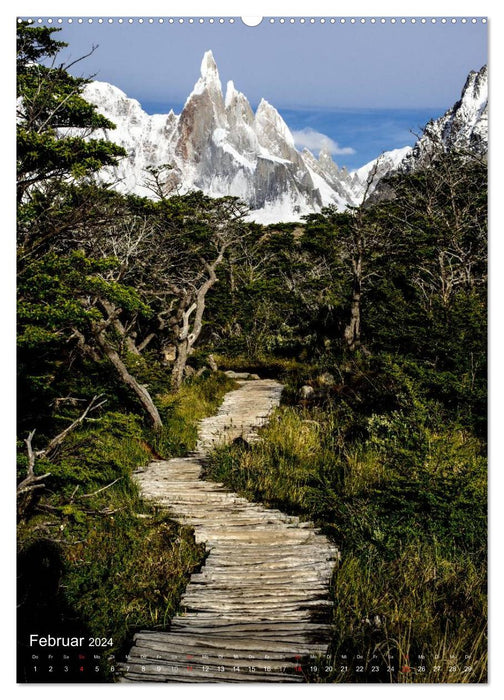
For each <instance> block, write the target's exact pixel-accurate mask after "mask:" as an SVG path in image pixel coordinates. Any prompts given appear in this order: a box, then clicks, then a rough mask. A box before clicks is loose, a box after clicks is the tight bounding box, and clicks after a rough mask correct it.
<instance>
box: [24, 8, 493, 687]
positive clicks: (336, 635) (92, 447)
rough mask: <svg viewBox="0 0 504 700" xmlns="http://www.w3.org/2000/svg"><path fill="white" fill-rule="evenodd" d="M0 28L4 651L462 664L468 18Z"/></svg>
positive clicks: (480, 485) (467, 504) (178, 674)
mask: <svg viewBox="0 0 504 700" xmlns="http://www.w3.org/2000/svg"><path fill="white" fill-rule="evenodd" d="M16 29H17V62H16V67H17V254H18V257H17V279H18V292H17V301H18V312H17V321H18V338H17V340H18V355H17V387H18V432H17V455H18V458H17V494H16V496H17V553H18V559H17V596H18V600H17V603H18V607H17V610H18V618H17V660H18V665H17V680H18V683H118V682H121V683H129V684H134V683H147V682H148V683H151V684H152V683H201V682H203V683H205V682H208V683H216V682H217V683H229V682H239V683H309V684H316V683H318V684H342V683H352V684H355V683H362V684H366V683H374V684H398V683H403V684H418V683H428V684H433V683H439V684H458V683H472V684H481V683H486V682H487V673H488V670H487V656H488V653H487V459H486V455H487V320H486V319H487V154H488V69H487V22H486V20H485V19H484V18H459V17H446V18H443V17H440V18H431V17H429V18H422V17H409V18H398V19H394V18H380V17H376V18H371V17H368V18H350V17H349V18H330V17H327V18H321V17H318V18H313V17H304V18H301V17H292V18H291V17H286V18H280V17H274V18H268V17H265V18H263V19H262V21H261V22H260V23H259V24H257V26H247V24H246V23H245V22H244V21H243V20H241V19H240V18H210V17H202V18H199V17H198V18H196V17H195V18H184V17H180V18H179V17H177V18H170V17H166V18H158V17H155V18H154V17H152V18H140V17H122V18H121V17H113V18H112V17H111V18H109V17H106V18H105V17H104V18H99V17H67V18H49V17H48V18H36V17H32V18H29V17H23V18H20V19H18V21H17V27H16Z"/></svg>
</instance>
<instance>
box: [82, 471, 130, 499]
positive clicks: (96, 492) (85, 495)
mask: <svg viewBox="0 0 504 700" xmlns="http://www.w3.org/2000/svg"><path fill="white" fill-rule="evenodd" d="M121 479H122V476H120V477H119V478H118V479H115V481H112V483H110V484H107V485H106V486H103V487H102V488H101V489H98V491H93V493H83V494H82V495H81V496H78V498H91V497H92V496H96V494H98V493H101V492H102V491H106V490H107V489H109V488H110V487H111V486H113V485H114V484H117V482H118V481H121Z"/></svg>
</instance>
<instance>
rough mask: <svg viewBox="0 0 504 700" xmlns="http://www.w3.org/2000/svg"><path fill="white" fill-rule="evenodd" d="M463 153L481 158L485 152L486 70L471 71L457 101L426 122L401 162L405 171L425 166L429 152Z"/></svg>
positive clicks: (486, 130)
mask: <svg viewBox="0 0 504 700" xmlns="http://www.w3.org/2000/svg"><path fill="white" fill-rule="evenodd" d="M438 149H441V150H443V151H446V152H447V151H453V150H457V151H461V152H464V151H467V152H470V153H473V154H477V155H481V156H484V155H485V154H486V153H487V151H488V70H487V66H483V68H481V69H480V70H479V71H477V72H476V71H471V72H470V73H469V75H468V77H467V80H466V83H465V85H464V88H463V90H462V94H461V96H460V99H459V100H458V102H456V103H455V104H454V105H453V107H451V108H450V109H449V110H448V111H447V112H445V114H444V115H443V116H442V117H440V118H439V119H434V120H432V121H430V122H429V123H428V124H427V125H426V127H425V129H424V133H423V134H422V136H421V137H420V138H419V139H418V141H417V142H416V144H415V145H414V147H413V149H412V151H411V153H410V154H409V155H408V156H407V157H406V158H405V159H404V161H403V162H402V164H401V169H402V170H403V171H405V172H409V171H411V170H416V169H418V168H421V167H424V166H426V165H428V164H429V160H430V157H431V155H432V153H433V152H434V151H436V150H438Z"/></svg>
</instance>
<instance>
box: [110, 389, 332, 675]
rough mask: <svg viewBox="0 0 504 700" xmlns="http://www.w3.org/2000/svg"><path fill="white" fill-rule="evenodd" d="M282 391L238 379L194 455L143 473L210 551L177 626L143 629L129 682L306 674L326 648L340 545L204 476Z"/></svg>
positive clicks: (152, 492)
mask: <svg viewBox="0 0 504 700" xmlns="http://www.w3.org/2000/svg"><path fill="white" fill-rule="evenodd" d="M281 392H282V386H281V384H279V383H278V382H276V381H273V380H255V381H243V382H240V388H239V389H237V390H235V391H232V392H229V393H228V394H226V396H225V397H224V402H223V404H222V406H221V408H220V410H219V412H218V414H217V415H216V416H212V417H211V418H206V419H204V420H203V421H202V422H201V424H200V428H199V441H198V445H197V448H196V451H195V453H194V454H192V455H191V456H190V457H186V458H183V459H180V458H176V459H171V460H168V461H162V462H152V463H151V464H150V465H149V466H148V467H147V468H146V469H145V470H144V471H143V472H141V473H140V474H139V475H138V481H139V483H140V486H141V491H142V495H143V496H144V497H146V498H148V499H151V500H153V501H155V502H156V503H158V504H159V505H160V506H162V507H166V508H167V509H168V510H169V511H170V512H171V513H172V514H173V515H174V517H175V518H176V519H177V520H178V521H179V522H183V523H186V524H188V525H190V526H191V527H193V528H194V532H195V538H196V541H197V542H204V543H205V544H206V548H207V550H209V552H210V553H209V555H208V557H207V559H206V562H205V564H204V566H203V568H202V570H201V573H198V574H193V576H192V577H191V580H190V582H189V584H188V586H187V589H186V591H185V594H184V596H183V598H182V601H181V609H182V610H184V611H185V612H184V614H182V615H180V616H177V617H175V618H174V619H173V621H172V623H171V626H170V630H169V631H167V632H154V631H141V632H139V633H137V634H136V635H135V638H134V645H133V647H132V648H131V651H130V653H129V655H128V659H127V662H126V663H125V664H124V665H123V667H122V672H123V680H125V681H157V682H165V681H178V682H212V681H213V682H233V681H235V682H239V681H256V682H258V681H259V682H263V683H264V682H303V681H304V680H306V668H307V666H309V664H310V658H311V660H312V663H315V661H314V660H315V659H316V656H317V655H318V654H324V653H325V652H326V649H327V636H328V624H327V621H328V617H329V613H330V603H329V601H328V600H327V595H328V587H329V583H330V578H331V573H332V569H333V567H334V562H335V560H336V559H337V557H338V550H337V549H336V547H335V546H334V545H332V544H331V543H330V542H329V541H328V540H327V539H326V537H325V536H323V535H321V534H319V533H318V532H317V531H316V530H315V528H314V527H313V525H312V524H311V523H305V522H301V521H300V520H299V519H298V518H297V517H293V516H289V515H285V514H284V513H282V512H280V511H279V510H275V509H271V508H265V507H264V506H262V505H260V504H256V503H251V502H250V501H248V500H246V499H245V498H241V497H239V496H237V495H236V494H235V493H232V492H230V491H229V490H228V489H226V488H225V487H223V486H222V485H221V484H218V483H215V482H212V481H203V480H202V479H201V478H200V477H201V471H202V465H203V462H204V459H205V456H206V455H207V454H208V453H209V451H210V450H211V448H212V446H213V445H214V444H215V443H222V442H225V441H231V440H233V439H235V438H236V437H238V436H242V437H243V438H244V439H246V440H247V441H251V440H252V441H253V440H254V439H257V434H256V432H255V430H256V428H257V427H259V426H260V425H262V424H264V423H265V422H266V421H267V419H268V415H269V413H270V412H271V410H272V409H273V408H274V407H275V406H277V405H278V404H279V402H280V395H281Z"/></svg>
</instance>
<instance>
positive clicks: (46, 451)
mask: <svg viewBox="0 0 504 700" xmlns="http://www.w3.org/2000/svg"><path fill="white" fill-rule="evenodd" d="M102 396H103V394H97V395H96V396H93V398H92V399H91V401H90V403H89V404H88V406H87V408H86V409H85V410H84V411H83V413H81V415H80V416H79V417H78V418H76V419H75V420H74V422H73V423H71V424H70V425H69V426H68V427H67V428H65V430H62V431H61V433H59V434H58V435H56V437H54V438H53V439H52V440H51V442H50V443H49V444H48V445H47V447H46V448H45V449H44V450H40V451H38V452H37V453H36V456H37V457H45V456H46V455H47V454H49V453H50V452H52V451H53V450H54V449H55V448H56V447H58V445H60V444H61V443H62V442H63V440H64V439H65V438H66V436H67V435H68V434H69V433H71V432H72V430H75V428H76V427H77V426H78V425H80V424H81V423H82V422H83V421H84V420H85V419H86V416H87V414H88V413H90V412H91V411H96V410H97V409H98V408H100V406H103V404H104V403H106V401H107V399H104V400H103V401H100V403H97V401H98V399H101V397H102Z"/></svg>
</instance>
